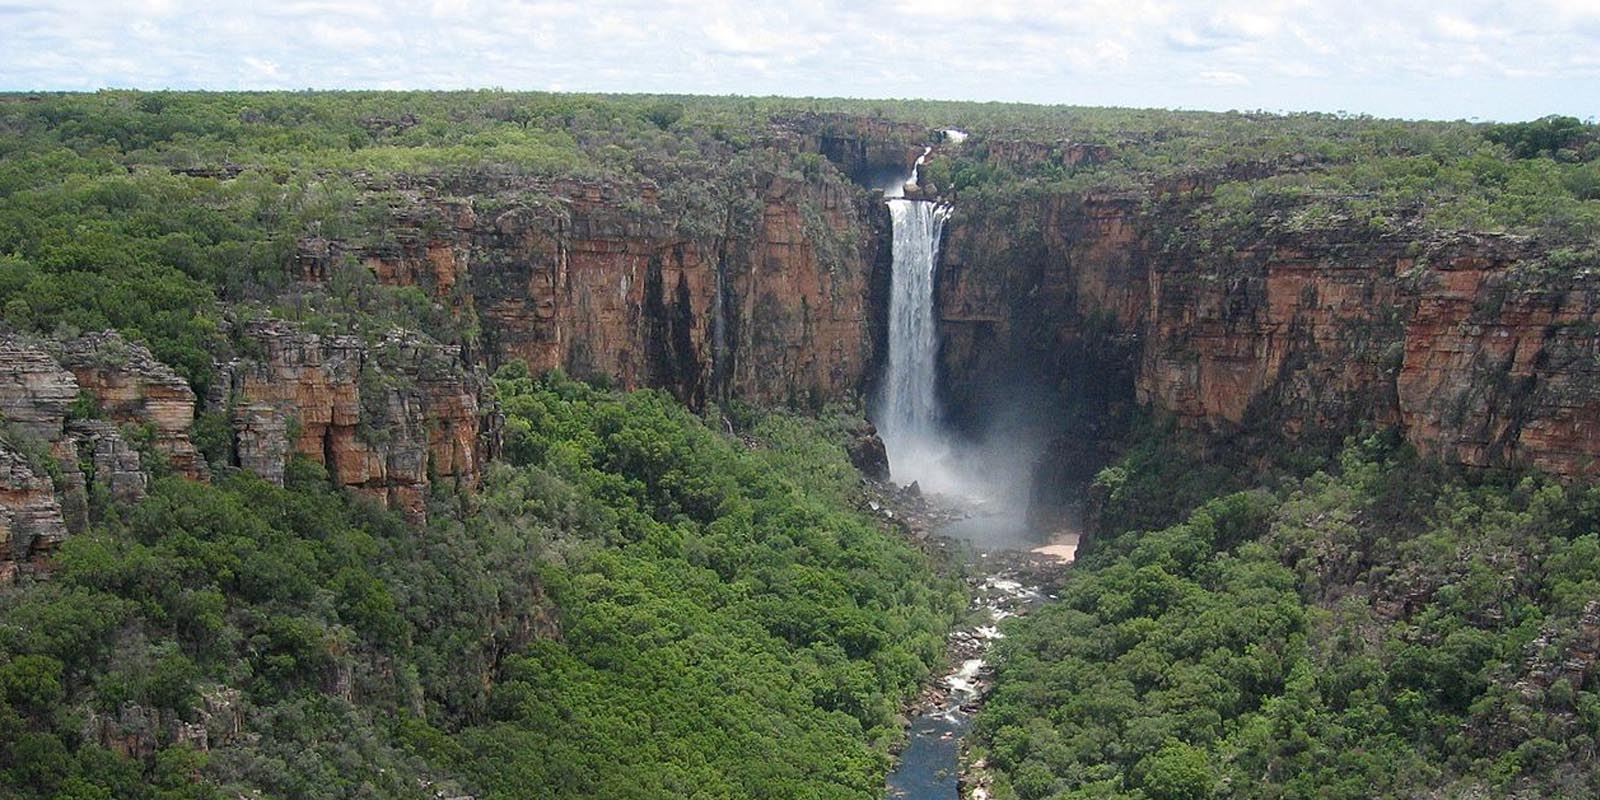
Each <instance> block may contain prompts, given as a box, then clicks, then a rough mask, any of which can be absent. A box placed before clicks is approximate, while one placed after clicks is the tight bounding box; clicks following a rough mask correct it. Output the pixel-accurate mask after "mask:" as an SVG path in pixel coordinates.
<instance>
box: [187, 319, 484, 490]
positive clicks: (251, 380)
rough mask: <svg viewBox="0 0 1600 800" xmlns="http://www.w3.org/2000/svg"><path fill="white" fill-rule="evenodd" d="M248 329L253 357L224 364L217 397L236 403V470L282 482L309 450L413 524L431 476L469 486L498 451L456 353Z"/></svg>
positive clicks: (404, 343) (337, 475) (222, 403)
mask: <svg viewBox="0 0 1600 800" xmlns="http://www.w3.org/2000/svg"><path fill="white" fill-rule="evenodd" d="M244 336H245V337H246V338H247V339H248V340H250V341H252V342H254V343H255V344H256V348H255V350H256V351H257V352H258V353H259V355H257V356H252V357H248V358H239V359H235V360H234V361H232V362H231V363H229V364H227V365H224V367H223V369H222V371H221V375H220V377H219V380H218V396H217V397H216V398H214V403H215V404H216V405H217V406H218V407H227V408H232V409H233V411H232V419H231V423H232V427H233V429H234V431H235V442H234V445H235V453H236V458H237V460H238V463H239V465H240V466H241V467H243V468H245V469H249V470H251V471H253V472H256V473H257V474H260V475H262V476H263V477H265V478H267V479H268V480H271V481H274V482H278V483H281V482H282V481H283V470H284V467H285V464H286V461H287V459H288V457H289V456H290V455H300V456H304V457H306V458H308V459H310V460H312V461H315V462H317V463H319V464H322V465H323V466H324V467H326V468H327V470H328V473H329V475H330V477H331V478H332V480H333V481H334V483H336V484H337V485H340V486H345V487H349V488H351V489H354V490H356V491H359V492H361V493H362V494H365V495H367V496H370V497H372V498H373V499H375V500H377V501H379V502H381V503H383V504H385V505H388V506H391V507H395V508H399V509H401V510H403V511H405V512H406V513H407V514H408V515H409V516H411V517H413V518H415V519H420V518H422V517H424V516H425V508H424V505H425V504H424V499H425V496H426V492H427V489H428V486H429V485H430V484H431V483H432V482H433V481H434V480H441V479H442V480H450V481H453V482H455V483H456V484H459V485H475V484H476V482H477V480H478V477H479V474H480V471H481V469H482V462H483V461H484V460H485V459H486V458H488V457H489V456H491V455H492V453H493V451H494V447H495V443H494V441H493V438H492V431H493V425H492V424H491V423H488V422H486V418H487V417H488V416H490V415H491V414H492V409H490V408H488V407H486V404H485V403H484V402H483V399H482V398H483V397H484V394H485V392H486V386H485V381H484V378H483V376H482V375H481V373H479V372H476V371H474V370H473V369H471V368H469V367H467V366H465V365H464V364H463V362H462V359H461V354H460V350H459V348H456V347H453V346H447V345H440V344H438V343H436V342H433V341H431V340H428V339H426V338H425V337H422V336H421V335H419V334H415V333H411V332H406V331H394V332H392V333H390V334H389V335H387V336H385V337H384V338H383V339H382V340H381V341H379V342H376V343H372V344H368V343H366V342H364V341H362V340H361V339H360V338H359V337H356V336H320V335H317V334H312V333H306V332H304V331H301V330H299V329H298V328H296V327H294V326H293V325H290V324H288V323H285V322H281V321H276V320H267V321H259V322H253V323H249V324H248V325H247V327H246V329H245V331H244Z"/></svg>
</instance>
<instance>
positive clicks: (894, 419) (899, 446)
mask: <svg viewBox="0 0 1600 800" xmlns="http://www.w3.org/2000/svg"><path fill="white" fill-rule="evenodd" d="M930 150H931V148H930ZM928 152H929V151H928V150H924V151H923V154H922V158H918V159H917V163H916V165H915V166H913V167H912V169H911V178H910V180H908V181H905V182H904V183H897V184H895V185H894V186H892V187H890V188H889V189H887V190H886V191H885V192H884V195H885V197H886V198H887V202H888V204H889V215H890V219H891V221H892V222H893V225H894V243H893V244H894V248H893V254H894V269H893V277H892V279H891V290H890V297H889V341H888V345H889V358H888V369H887V372H886V373H885V375H884V380H883V389H882V393H881V395H880V399H879V408H878V413H877V417H878V431H879V434H880V435H881V436H882V437H883V441H884V445H885V446H886V448H887V449H888V451H889V467H890V471H891V473H892V474H893V475H894V478H895V480H897V481H900V482H902V483H909V482H911V481H913V480H915V481H917V482H918V483H920V484H921V485H922V486H923V487H924V488H929V489H933V490H936V491H939V490H945V489H948V488H950V487H949V485H948V483H949V482H948V481H946V480H943V479H942V478H943V476H944V475H945V473H946V467H945V465H944V464H943V463H942V462H943V461H944V460H945V459H946V456H947V455H948V451H949V447H948V445H947V444H946V443H945V441H944V436H943V433H942V430H941V427H940V423H941V420H940V413H939V402H938V397H937V395H936V393H935V391H934V378H935V375H936V369H937V357H938V350H939V340H938V336H937V333H936V331H935V330H934V316H933V282H934V268H935V265H936V264H937V263H938V260H939V238H940V236H941V235H942V234H943V232H944V223H945V220H946V219H947V218H948V217H949V215H950V207H949V206H946V205H942V204H939V203H933V202H928V201H924V200H907V199H905V186H906V184H915V183H916V180H917V167H918V166H920V165H921V164H922V162H923V159H924V158H927V155H928Z"/></svg>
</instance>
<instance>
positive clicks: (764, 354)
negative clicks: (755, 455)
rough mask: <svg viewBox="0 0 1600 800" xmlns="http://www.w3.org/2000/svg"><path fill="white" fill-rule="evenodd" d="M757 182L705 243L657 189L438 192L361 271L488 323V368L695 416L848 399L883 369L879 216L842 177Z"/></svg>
mask: <svg viewBox="0 0 1600 800" xmlns="http://www.w3.org/2000/svg"><path fill="white" fill-rule="evenodd" d="M897 157H898V156H897ZM908 163H909V162H908ZM757 181H758V183H757V185H753V186H749V187H741V191H745V192H748V193H749V196H748V197H747V198H745V200H746V201H748V202H747V203H746V204H745V205H741V206H740V209H741V210H739V211H737V212H735V211H734V210H732V209H730V210H729V211H728V212H727V218H726V219H725V220H723V221H722V222H719V223H717V226H718V227H719V228H721V230H716V231H701V232H700V233H698V234H693V235H691V234H690V233H687V232H685V231H684V230H683V229H681V227H680V226H679V225H678V223H677V217H678V215H680V214H681V213H683V212H682V210H681V209H672V208H668V207H666V206H665V205H664V201H663V200H662V199H661V197H660V191H659V190H658V188H657V187H656V186H655V185H654V184H651V183H648V182H644V183H639V184H633V185H624V184H613V183H585V182H580V181H553V182H551V181H540V180H536V179H526V178H516V177H505V176H476V177H473V178H463V179H460V180H458V181H457V182H456V183H452V184H449V185H428V184H424V185H420V186H416V187H411V188H410V189H409V190H408V191H409V195H408V196H409V197H410V198H411V202H412V205H410V206H407V207H403V208H398V209H395V210H394V217H395V222H396V224H397V226H399V227H398V230H397V232H396V234H395V236H394V238H395V240H396V241H397V242H398V244H394V245H384V246H375V247H370V248H368V249H366V250H365V251H363V254H362V262H363V263H364V264H366V266H367V268H368V269H370V270H371V271H372V273H373V274H374V275H376V276H377V277H378V279H379V280H380V281H382V282H384V283H387V284H390V285H398V286H417V287H420V288H423V289H424V290H425V291H427V292H428V293H429V294H430V295H431V296H432V297H433V298H434V299H435V300H436V301H438V302H439V303H441V304H442V305H443V306H444V307H446V308H448V309H450V310H451V311H452V312H453V313H455V314H457V315H458V316H459V317H462V318H470V317H471V316H472V315H476V316H477V322H478V327H479V329H480V330H481V331H482V336H483V344H484V346H485V349H486V350H487V355H488V360H489V361H491V362H492V363H500V362H504V361H508V360H514V359H516V360H522V361H525V362H527V363H528V365H529V366H530V367H531V368H532V369H534V370H535V371H544V370H550V369H556V368H560V369H563V370H566V371H567V372H569V373H571V374H574V375H577V376H580V377H605V378H607V379H610V380H612V381H614V382H616V383H617V384H618V385H620V386H622V387H625V388H635V387H643V386H653V387H661V388H666V389H669V390H671V391H672V392H673V393H674V394H675V395H677V396H678V397H679V398H680V399H682V400H684V401H685V402H688V403H690V404H691V405H699V404H700V403H703V402H704V401H705V400H706V399H707V398H708V397H712V396H726V395H738V396H741V397H745V398H747V399H750V400H754V401H758V402H790V401H797V400H798V401H804V400H807V399H811V400H816V401H821V400H823V399H826V398H831V397H839V396H844V395H847V394H850V393H852V392H854V391H856V390H858V389H859V388H860V386H861V384H862V383H863V382H864V380H865V379H866V378H867V372H868V370H869V368H870V362H871V355H872V343H871V337H870V320H869V318H868V311H869V308H868V302H867V301H868V295H869V281H870V279H871V277H872V269H873V265H874V259H875V258H876V255H877V246H878V242H877V239H876V238H875V236H874V234H873V224H874V220H873V219H872V218H871V215H872V214H875V213H880V209H878V208H877V206H878V205H880V204H879V203H878V201H877V199H876V198H875V197H874V196H873V194H872V193H871V192H869V191H866V190H862V189H860V188H859V187H854V186H851V185H848V184H845V183H843V182H840V181H838V180H837V178H832V179H826V180H806V181H796V180H791V179H787V178H782V177H778V176H773V175H766V176H758V177H757ZM454 193H461V194H465V195H470V199H463V198H462V197H460V196H457V194H454ZM529 197H533V198H542V199H540V200H537V201H533V200H528V199H527V198H529ZM320 247H321V245H316V246H315V247H313V246H312V245H311V244H306V245H303V246H302V249H307V248H310V249H317V248H320ZM332 249H334V250H337V249H338V246H337V245H335V246H333V247H332ZM316 274H319V273H317V272H316V271H314V270H312V271H308V272H306V273H305V275H306V276H314V275H316Z"/></svg>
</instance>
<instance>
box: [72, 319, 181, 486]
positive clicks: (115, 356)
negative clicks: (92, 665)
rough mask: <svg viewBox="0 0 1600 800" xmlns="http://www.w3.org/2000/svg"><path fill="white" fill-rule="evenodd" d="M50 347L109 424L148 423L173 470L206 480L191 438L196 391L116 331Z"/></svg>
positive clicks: (169, 368)
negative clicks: (92, 398) (91, 397)
mask: <svg viewBox="0 0 1600 800" xmlns="http://www.w3.org/2000/svg"><path fill="white" fill-rule="evenodd" d="M53 349H54V350H55V353H56V357H57V358H58V359H59V360H60V361H61V363H62V365H63V366H65V367H66V368H67V369H69V370H71V371H72V374H73V377H74V378H76V379H77V382H78V386H79V387H81V388H82V389H83V390H85V391H87V392H89V394H91V395H93V396H94V398H95V400H96V402H97V403H98V405H99V407H100V410H101V411H102V412H103V413H104V414H105V415H106V416H107V417H108V418H109V419H110V420H111V421H112V422H114V423H117V424H129V425H148V426H149V427H150V429H151V431H152V432H153V434H154V437H153V439H152V441H151V444H152V445H153V446H154V447H155V448H156V449H157V450H159V451H161V452H162V453H164V454H165V455H166V456H167V458H168V460H169V462H170V463H171V466H172V469H173V470H174V471H175V472H177V473H178V474H180V475H183V476H185V477H188V478H191V479H195V480H202V479H204V478H205V477H206V469H205V465H204V464H203V463H202V459H201V458H200V453H199V451H198V450H196V449H195V446H194V443H193V442H192V441H191V440H190V439H189V429H190V428H191V427H192V426H193V425H194V416H195V396H194V391H193V390H192V389H190V388H189V384H188V383H187V382H185V381H184V380H183V378H180V377H178V374H177V373H176V372H173V371H172V368H171V367H169V366H167V365H166V364H163V363H161V362H159V361H157V360H156V359H155V357H154V356H152V355H151V354H150V351H149V350H147V349H145V348H144V346H142V345H139V344H135V343H132V342H129V341H127V340H125V339H123V338H122V336H121V334H118V333H117V332H116V331H104V332H101V333H90V334H85V335H84V336H82V337H79V338H78V339H74V340H71V341H67V342H61V343H59V344H58V345H55V346H54V347H53Z"/></svg>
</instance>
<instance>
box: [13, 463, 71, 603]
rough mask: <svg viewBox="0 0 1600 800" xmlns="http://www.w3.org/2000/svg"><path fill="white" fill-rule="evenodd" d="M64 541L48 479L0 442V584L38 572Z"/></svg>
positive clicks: (64, 529) (63, 526)
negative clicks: (2, 546) (0, 543)
mask: <svg viewBox="0 0 1600 800" xmlns="http://www.w3.org/2000/svg"><path fill="white" fill-rule="evenodd" d="M66 538H67V526H66V522H65V520H64V518H63V516H62V512H61V502H60V501H59V500H58V499H56V493H55V486H54V485H53V484H52V483H51V481H50V476H49V475H48V473H46V472H45V471H44V470H43V469H42V468H41V467H40V466H39V465H38V464H35V463H33V461H32V460H30V459H29V458H28V456H27V455H25V454H23V453H22V452H20V451H19V450H17V449H16V448H15V447H13V446H12V445H11V444H10V443H8V442H5V441H3V440H0V542H3V543H4V546H5V550H4V551H3V552H0V583H4V582H10V581H12V580H15V579H16V577H17V575H19V574H23V573H34V572H38V571H39V570H41V569H42V568H44V565H45V564H46V559H47V558H48V556H49V554H50V553H51V552H52V551H54V550H55V548H56V547H57V546H58V545H60V544H61V542H62V541H63V540H65V539H66Z"/></svg>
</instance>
